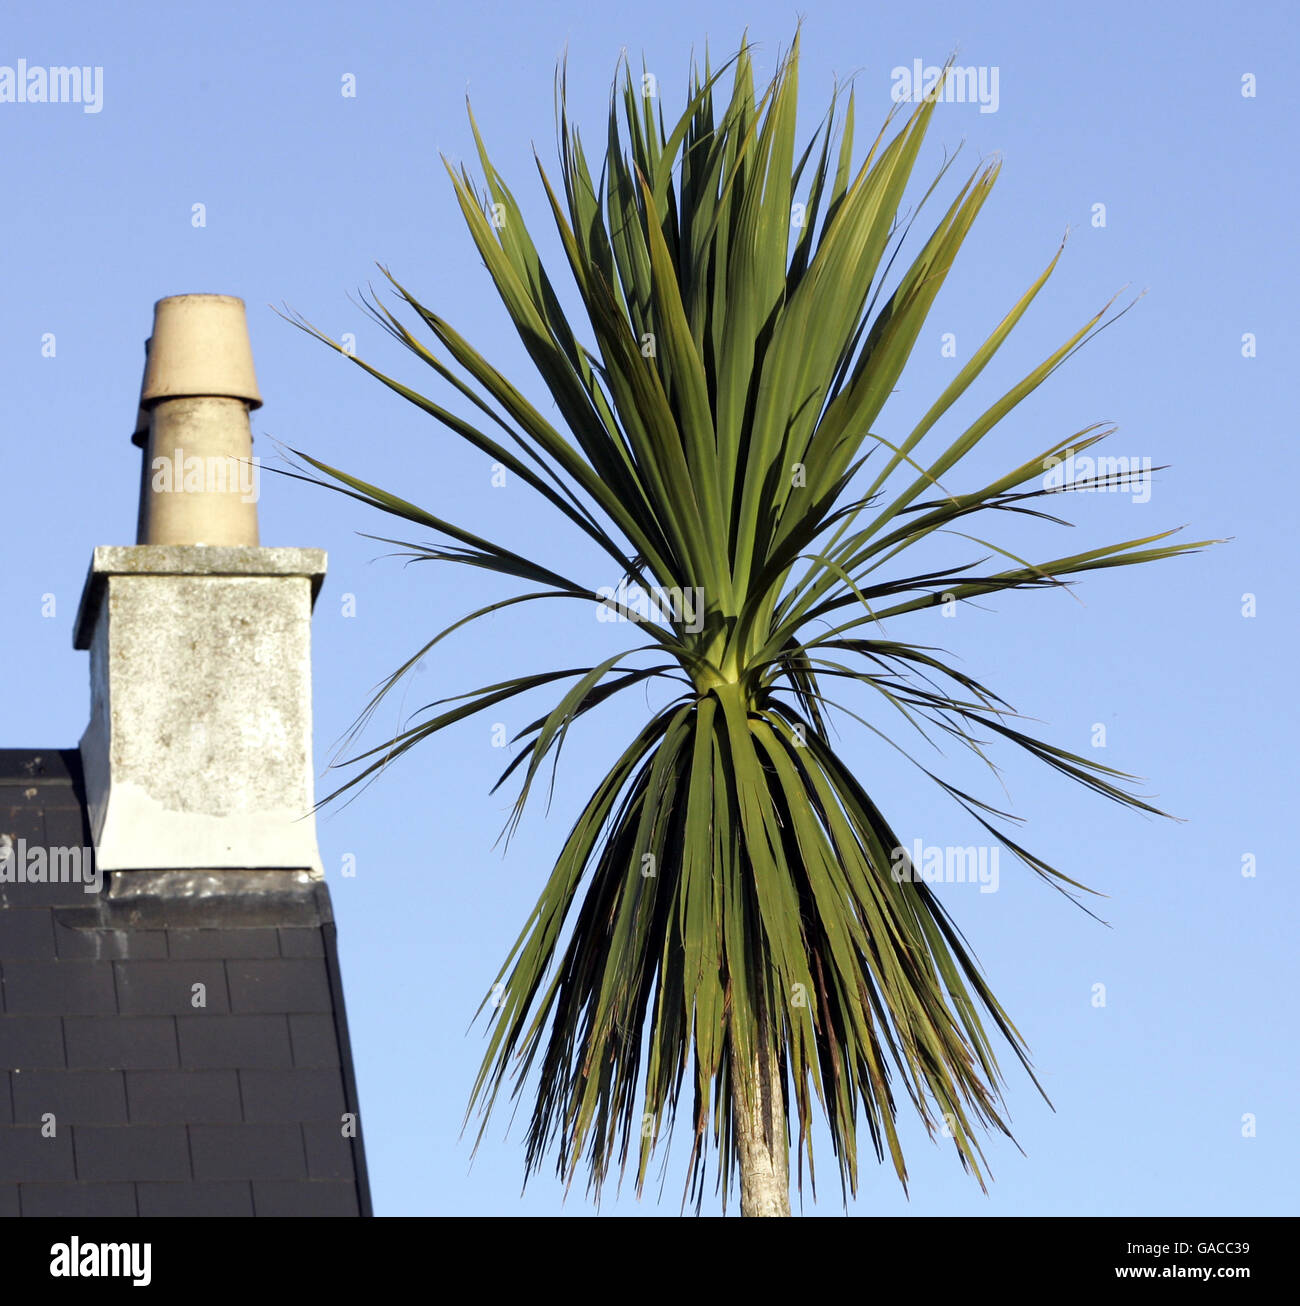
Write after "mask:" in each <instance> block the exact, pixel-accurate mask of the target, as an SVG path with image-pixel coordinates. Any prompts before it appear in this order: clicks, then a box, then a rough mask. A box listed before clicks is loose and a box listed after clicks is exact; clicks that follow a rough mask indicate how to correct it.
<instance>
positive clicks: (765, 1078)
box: [731, 987, 790, 1216]
mask: <svg viewBox="0 0 1300 1306" xmlns="http://www.w3.org/2000/svg"><path fill="white" fill-rule="evenodd" d="M759 1002H760V1007H759V1012H758V1017H759V1044H758V1050H757V1051H756V1052H755V1054H754V1056H753V1057H752V1058H750V1059H748V1063H746V1061H745V1060H742V1058H741V1056H740V1054H739V1051H738V1049H737V1047H736V1038H735V1029H734V1026H733V1028H732V1033H731V1064H732V1070H733V1074H732V1081H731V1093H732V1106H733V1115H734V1118H735V1128H736V1151H737V1152H738V1154H739V1160H740V1213H741V1215H766V1216H782V1215H784V1216H788V1215H789V1214H790V1147H789V1144H788V1142H787V1141H786V1136H785V1098H784V1094H783V1092H782V1087H781V1079H780V1074H779V1070H778V1067H777V1064H776V1060H775V1057H774V1055H773V1052H772V1041H771V1038H770V1037H769V1028H768V1021H767V1012H766V1010H765V1008H764V1007H763V1005H761V1004H762V990H761V987H760V989H759Z"/></svg>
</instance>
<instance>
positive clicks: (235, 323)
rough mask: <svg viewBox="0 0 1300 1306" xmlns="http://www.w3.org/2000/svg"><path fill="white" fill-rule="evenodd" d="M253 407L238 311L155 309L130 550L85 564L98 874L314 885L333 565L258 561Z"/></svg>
mask: <svg viewBox="0 0 1300 1306" xmlns="http://www.w3.org/2000/svg"><path fill="white" fill-rule="evenodd" d="M261 403H262V399H261V395H260V393H259V392H258V388H257V379H256V377H255V375H254V372H253V357H252V350H251V347H250V345H249V340H248V326H247V321H246V319H245V314H244V303H243V301H242V300H240V299H236V298H234V297H233V296H229V295H174V296H171V297H169V298H167V299H161V300H159V301H158V303H157V304H156V305H155V306H154V327H153V335H152V336H151V338H150V339H149V340H148V341H147V342H146V345H145V370H144V382H143V384H142V386H141V391H140V406H139V413H138V416H137V419H136V427H135V431H134V433H133V435H132V441H133V442H134V443H135V444H137V445H139V446H140V447H141V448H142V449H143V455H142V464H143V466H142V475H141V481H140V505H139V516H138V521H137V530H136V544H135V545H134V546H133V547H132V546H112V547H106V548H102V547H101V548H96V549H95V552H94V558H93V561H92V563H91V567H90V574H89V576H88V577H87V579H86V586H85V589H84V591H83V593H82V597H81V607H80V609H79V611H78V613H77V622H76V630H75V634H74V639H73V643H74V646H75V647H76V648H79V649H89V650H90V682H91V709H90V724H89V725H88V726H87V727H86V731H85V733H84V734H83V736H82V739H81V746H80V747H81V758H82V765H83V769H84V772H85V781H86V796H87V803H88V807H89V810H90V822H91V832H92V836H93V839H94V843H95V852H96V860H97V863H98V866H99V868H100V869H101V870H103V871H106V872H107V871H127V870H164V869H165V870H177V869H183V870H190V871H218V870H226V869H235V868H240V869H266V870H270V869H296V870H307V871H309V872H311V873H312V874H313V875H314V876H316V877H319V876H321V874H322V872H321V865H320V854H319V852H318V850H317V846H316V825H315V818H314V817H313V816H312V814H311V811H312V806H313V803H314V796H313V768H312V749H311V652H310V650H311V611H312V605H313V603H314V601H315V598H316V595H317V593H318V592H319V590H320V586H321V582H322V581H323V579H324V576H325V554H324V552H323V551H322V550H319V549H284V548H276V549H268V548H262V547H260V546H259V543H258V528H257V499H258V497H259V488H260V477H259V475H258V472H259V468H258V465H257V462H256V460H255V459H254V458H253V456H252V436H251V433H250V429H249V412H250V410H252V409H254V408H258V407H260V406H261Z"/></svg>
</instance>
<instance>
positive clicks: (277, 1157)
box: [0, 749, 371, 1216]
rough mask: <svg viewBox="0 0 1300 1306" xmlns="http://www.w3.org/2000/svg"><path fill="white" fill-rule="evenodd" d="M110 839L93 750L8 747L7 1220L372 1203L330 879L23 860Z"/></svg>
mask: <svg viewBox="0 0 1300 1306" xmlns="http://www.w3.org/2000/svg"><path fill="white" fill-rule="evenodd" d="M5 836H8V838H7V839H6V838H5ZM20 840H21V841H23V842H22V843H21V844H20V842H19V841H20ZM90 842H91V840H90V832H89V828H88V824H87V819H86V806H85V794H84V790H83V788H82V783H81V768H80V761H79V757H78V754H77V752H76V751H75V750H58V749H55V750H50V751H47V752H38V751H32V750H15V749H0V1215H57V1216H88V1215H369V1214H370V1213H371V1209H370V1194H369V1187H368V1184H367V1180H366V1167H365V1156H364V1152H363V1150H362V1142H361V1135H360V1126H359V1110H358V1105H357V1094H356V1085H355V1081H354V1077H353V1069H352V1055H351V1050H350V1048H349V1045H348V1034H347V1019H346V1015H345V1012H344V1006H343V991H342V987H341V983H340V979H339V968H338V953H337V948H336V936H335V926H334V922H333V917H332V914H331V910H330V899H329V891H328V889H327V888H326V886H325V885H324V883H323V882H321V881H318V880H312V879H310V877H309V876H308V875H307V873H306V872H305V871H303V872H298V871H284V870H268V871H219V872H206V873H197V872H192V871H183V870H181V871H125V872H119V873H118V874H117V875H115V876H112V877H104V878H105V881H106V882H105V883H104V884H102V885H101V886H100V888H99V890H98V891H97V892H94V893H88V892H86V890H85V888H84V886H83V884H81V883H61V884H54V883H32V882H16V881H15V880H14V879H13V875H14V874H15V867H16V864H17V858H16V856H12V857H10V860H9V863H8V870H7V871H5V870H4V869H3V865H2V863H3V859H4V856H5V850H6V849H9V848H12V849H14V850H18V849H20V848H25V849H27V850H30V849H33V848H44V849H47V850H48V849H52V848H88V847H89V845H90ZM27 855H28V857H29V858H30V857H31V853H30V851H28V854H27ZM28 864H29V865H30V864H31V863H30V862H29V863H28ZM196 985H201V986H202V988H201V989H196V987H195V986H196ZM196 995H200V996H201V998H202V1000H203V1005H202V1006H199V1007H196V1006H195V1000H196ZM349 1114H350V1115H351V1117H352V1119H353V1120H354V1121H357V1122H358V1123H357V1126H356V1129H355V1133H356V1137H355V1138H349V1137H345V1136H344V1128H345V1126H344V1121H345V1117H347V1116H348V1115H349ZM51 1126H52V1127H51ZM47 1135H52V1136H47Z"/></svg>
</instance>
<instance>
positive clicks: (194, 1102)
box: [126, 1070, 243, 1124]
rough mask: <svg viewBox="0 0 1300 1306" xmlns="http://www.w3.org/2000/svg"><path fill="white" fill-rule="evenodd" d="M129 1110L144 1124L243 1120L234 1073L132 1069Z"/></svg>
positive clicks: (229, 1071) (232, 1121)
mask: <svg viewBox="0 0 1300 1306" xmlns="http://www.w3.org/2000/svg"><path fill="white" fill-rule="evenodd" d="M126 1100H127V1111H128V1113H129V1115H130V1118H131V1120H132V1122H135V1121H140V1122H141V1123H144V1124H199V1123H202V1124H224V1123H234V1122H236V1121H238V1120H240V1119H242V1118H243V1113H242V1110H241V1107H240V1101H239V1074H238V1072H237V1071H234V1070H128V1071H127V1072H126Z"/></svg>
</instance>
